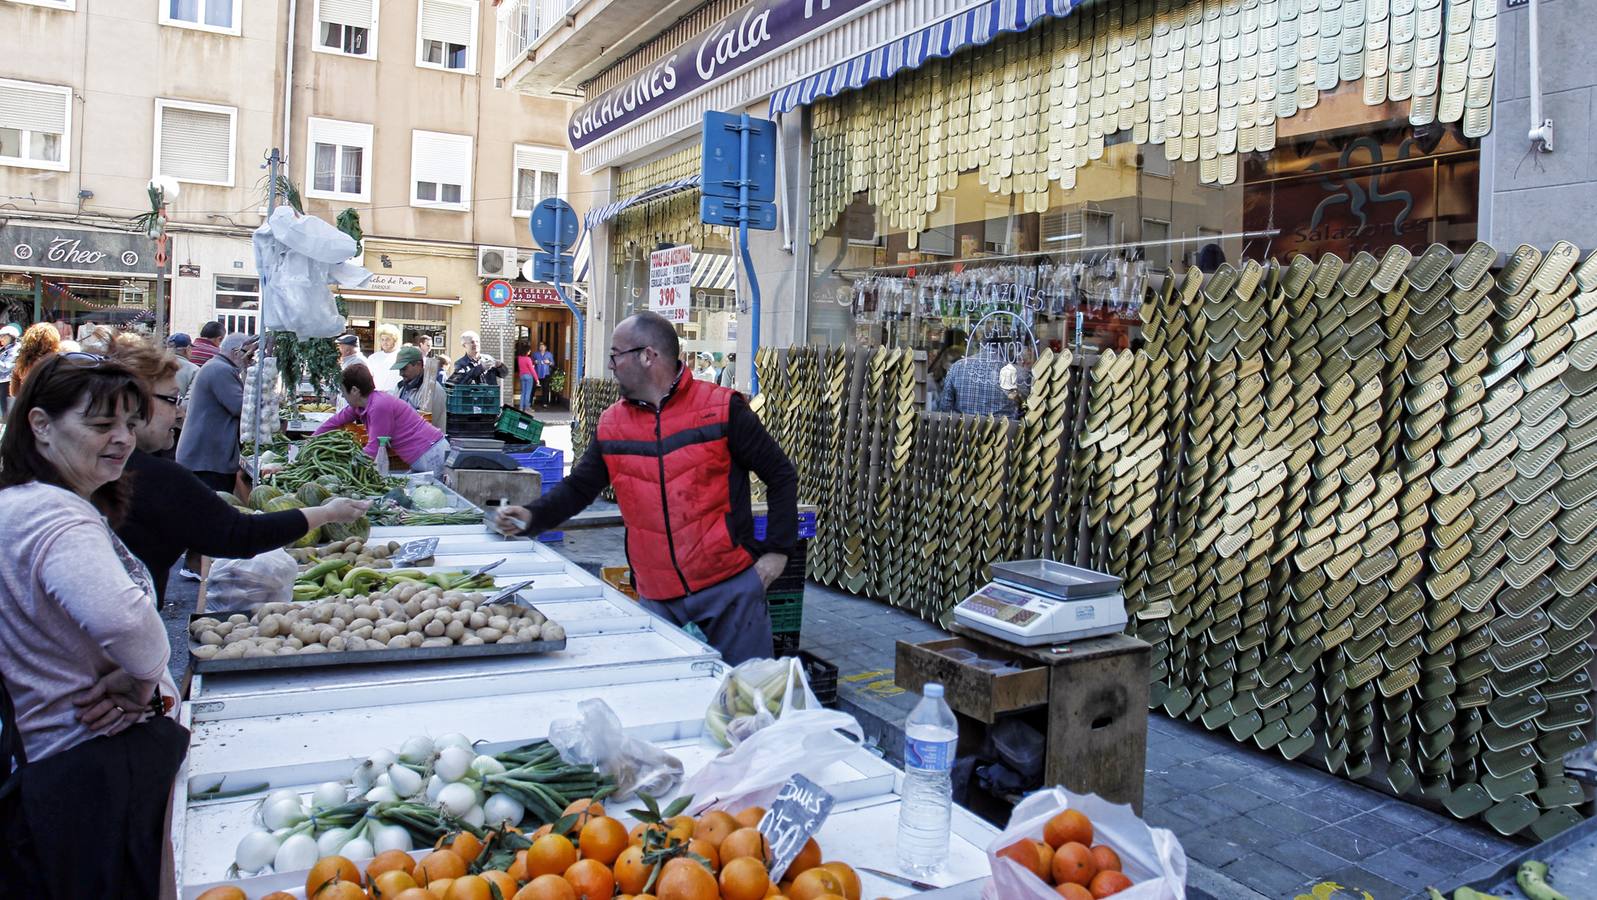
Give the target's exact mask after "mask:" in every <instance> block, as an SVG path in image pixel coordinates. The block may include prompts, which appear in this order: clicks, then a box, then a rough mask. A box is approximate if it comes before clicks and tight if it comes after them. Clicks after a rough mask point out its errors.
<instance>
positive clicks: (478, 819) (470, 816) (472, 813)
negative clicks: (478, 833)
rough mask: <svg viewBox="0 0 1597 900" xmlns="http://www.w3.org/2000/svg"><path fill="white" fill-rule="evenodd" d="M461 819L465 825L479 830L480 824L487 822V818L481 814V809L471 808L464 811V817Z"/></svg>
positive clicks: (477, 807)
mask: <svg viewBox="0 0 1597 900" xmlns="http://www.w3.org/2000/svg"><path fill="white" fill-rule="evenodd" d="M461 819H463V820H465V822H466V824H467V825H470V826H471V827H473V828H481V827H482V823H483V822H485V821H487V819H488V817H487V816H486V815H485V814H484V813H483V811H482V807H480V806H473V807H472V808H471V809H469V810H467V811H466V814H465V815H464V816H461Z"/></svg>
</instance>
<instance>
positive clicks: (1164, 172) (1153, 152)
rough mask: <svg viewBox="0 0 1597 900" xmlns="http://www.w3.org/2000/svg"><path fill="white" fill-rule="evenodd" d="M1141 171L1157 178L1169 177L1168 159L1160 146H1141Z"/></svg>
mask: <svg viewBox="0 0 1597 900" xmlns="http://www.w3.org/2000/svg"><path fill="white" fill-rule="evenodd" d="M1142 172H1143V174H1144V175H1153V176H1156V177H1158V178H1169V177H1170V160H1169V159H1168V158H1166V157H1165V155H1164V153H1163V151H1162V150H1161V148H1159V147H1154V146H1146V147H1143V148H1142Z"/></svg>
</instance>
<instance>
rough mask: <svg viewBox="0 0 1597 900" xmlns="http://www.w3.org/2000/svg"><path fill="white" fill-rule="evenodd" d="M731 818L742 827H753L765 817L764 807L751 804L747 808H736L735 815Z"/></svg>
mask: <svg viewBox="0 0 1597 900" xmlns="http://www.w3.org/2000/svg"><path fill="white" fill-rule="evenodd" d="M732 818H734V819H736V820H737V823H738V824H739V825H742V826H743V827H744V828H755V827H758V826H759V824H760V820H761V819H763V818H765V807H763V806H751V807H749V808H748V809H743V810H738V813H737V815H735V816H733V817H732Z"/></svg>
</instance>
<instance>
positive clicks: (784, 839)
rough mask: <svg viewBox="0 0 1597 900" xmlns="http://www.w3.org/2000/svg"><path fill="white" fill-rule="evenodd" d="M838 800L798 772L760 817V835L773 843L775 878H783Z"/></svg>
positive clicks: (772, 878)
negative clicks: (763, 816) (763, 815)
mask: <svg viewBox="0 0 1597 900" xmlns="http://www.w3.org/2000/svg"><path fill="white" fill-rule="evenodd" d="M836 802H837V800H836V798H834V797H833V796H832V795H831V794H828V793H827V792H826V790H825V789H824V788H822V787H821V786H820V785H818V784H816V783H815V782H813V781H811V780H809V779H808V778H805V777H804V776H803V775H794V776H793V779H792V780H791V781H789V782H788V783H787V784H784V785H782V790H781V792H779V793H778V794H777V795H776V800H775V801H773V802H772V803H771V808H770V809H769V810H767V811H766V813H765V818H763V819H761V820H760V826H759V827H760V834H763V835H765V839H766V840H767V841H769V842H770V844H771V859H772V863H771V880H772V881H773V882H774V881H780V880H781V879H782V876H783V875H784V874H786V873H787V867H788V866H790V865H792V864H793V860H794V858H795V857H797V856H798V855H799V851H800V850H803V849H804V842H805V841H808V840H809V839H810V838H811V837H812V836H813V835H814V834H815V832H817V831H820V830H821V826H822V825H823V824H825V823H826V816H827V814H828V813H830V812H831V811H832V804H833V803H836Z"/></svg>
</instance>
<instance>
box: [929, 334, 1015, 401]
mask: <svg viewBox="0 0 1597 900" xmlns="http://www.w3.org/2000/svg"><path fill="white" fill-rule="evenodd" d="M1004 366H1005V363H1004V361H1003V359H1002V358H1000V357H999V355H998V351H997V348H996V347H991V346H988V347H984V348H983V349H982V350H980V351H978V352H977V353H976V355H975V356H966V357H964V358H963V359H961V360H959V361H958V362H956V363H954V364H953V365H952V366H949V367H948V376H947V377H946V378H944V379H943V399H942V404H941V406H940V407H939V408H940V409H941V410H942V411H943V412H951V413H959V414H961V415H966V416H1003V417H1005V418H1009V419H1014V418H1018V417H1019V416H1020V407H1019V406H1017V405H1016V404H1015V401H1014V400H1013V399H1011V397H1010V391H1012V390H1014V389H1015V388H1016V384H1011V385H1009V389H1008V390H1006V389H1005V385H1004V380H1005V379H1004V378H1003V370H1004Z"/></svg>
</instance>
